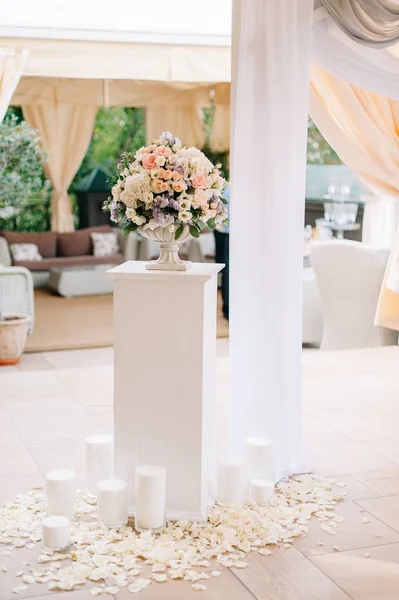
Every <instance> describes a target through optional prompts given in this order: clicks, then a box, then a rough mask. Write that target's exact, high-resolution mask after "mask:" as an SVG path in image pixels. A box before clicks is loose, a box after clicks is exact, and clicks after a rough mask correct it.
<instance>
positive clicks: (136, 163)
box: [104, 131, 227, 243]
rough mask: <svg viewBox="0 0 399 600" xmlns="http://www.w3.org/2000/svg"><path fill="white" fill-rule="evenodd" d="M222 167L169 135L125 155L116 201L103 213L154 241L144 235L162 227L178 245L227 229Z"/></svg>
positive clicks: (115, 187)
mask: <svg viewBox="0 0 399 600" xmlns="http://www.w3.org/2000/svg"><path fill="white" fill-rule="evenodd" d="M220 166H221V165H216V166H214V165H213V164H212V163H211V162H210V161H209V160H208V159H207V158H206V156H205V154H204V153H203V152H201V150H198V148H186V147H184V146H182V144H181V142H180V140H179V139H178V138H176V137H174V136H173V135H172V134H171V133H169V132H168V131H166V132H164V133H163V134H162V135H161V137H160V138H159V139H158V140H156V141H155V142H154V143H153V144H151V145H150V146H148V147H146V146H144V147H143V148H140V149H139V150H138V151H137V152H136V154H135V155H134V154H132V153H125V154H123V155H122V157H121V162H120V163H119V165H118V168H119V171H120V172H119V174H118V175H117V176H116V178H115V181H114V182H113V183H114V185H113V188H112V198H108V200H107V201H106V202H105V205H104V208H105V209H106V210H108V211H109V212H110V213H111V220H112V221H114V222H116V223H121V225H122V227H123V228H124V230H125V233H126V234H127V233H129V232H131V231H135V230H136V229H139V231H140V232H141V233H142V234H143V235H144V236H146V237H151V236H150V235H146V232H147V234H150V233H151V232H154V231H155V230H157V228H162V229H168V233H169V236H170V237H172V238H173V239H174V240H179V239H181V241H182V240H183V238H186V237H187V235H190V234H191V235H192V236H193V237H196V238H198V237H199V234H200V231H201V230H202V229H204V228H205V227H210V228H211V229H215V228H216V227H218V225H220V224H227V212H226V208H225V206H224V205H225V204H227V201H226V200H224V199H223V198H222V197H221V195H222V192H223V189H224V187H225V185H226V181H225V180H224V179H223V177H221V175H220V171H219V167H220ZM183 232H184V233H185V235H182V234H183ZM170 234H172V235H170ZM159 241H161V239H159ZM174 243H176V242H174Z"/></svg>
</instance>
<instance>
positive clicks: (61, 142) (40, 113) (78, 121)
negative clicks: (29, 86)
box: [22, 103, 97, 231]
mask: <svg viewBox="0 0 399 600" xmlns="http://www.w3.org/2000/svg"><path fill="white" fill-rule="evenodd" d="M22 109H23V113H24V116H25V119H26V120H27V121H28V123H29V124H30V125H31V126H32V127H33V128H34V129H37V130H38V132H39V134H40V138H41V142H42V145H43V148H44V150H45V151H46V152H47V154H48V162H47V163H45V165H44V168H45V171H46V175H47V177H48V178H49V179H50V181H51V184H52V186H53V194H52V198H51V229H52V230H53V231H73V228H74V227H73V219H72V205H71V199H70V197H69V196H68V188H69V186H70V185H71V183H72V180H73V178H74V176H75V174H76V172H77V170H78V168H79V166H80V164H81V162H82V160H83V158H84V155H85V153H86V150H87V147H88V145H89V142H90V139H91V135H92V132H93V127H94V122H95V118H96V111H97V109H96V107H94V106H77V105H72V104H63V103H58V104H56V105H55V106H40V105H37V106H34V105H32V106H23V107H22Z"/></svg>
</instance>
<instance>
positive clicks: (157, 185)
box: [151, 179, 163, 194]
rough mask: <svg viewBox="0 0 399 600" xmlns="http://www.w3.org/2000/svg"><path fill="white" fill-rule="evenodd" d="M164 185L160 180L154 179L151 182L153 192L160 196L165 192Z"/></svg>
mask: <svg viewBox="0 0 399 600" xmlns="http://www.w3.org/2000/svg"><path fill="white" fill-rule="evenodd" d="M162 184H163V181H161V180H160V179H153V180H152V181H151V190H152V191H153V192H155V194H160V193H161V192H162V191H163V190H162Z"/></svg>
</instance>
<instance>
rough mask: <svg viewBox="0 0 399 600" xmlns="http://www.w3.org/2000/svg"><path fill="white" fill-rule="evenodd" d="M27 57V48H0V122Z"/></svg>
mask: <svg viewBox="0 0 399 600" xmlns="http://www.w3.org/2000/svg"><path fill="white" fill-rule="evenodd" d="M27 58H28V51H27V50H22V51H21V52H16V51H15V50H14V49H12V48H3V49H0V123H1V122H2V120H3V119H4V116H5V114H6V112H7V108H8V106H9V104H10V102H11V98H12V96H13V94H14V91H15V88H16V87H17V85H18V82H19V80H20V78H21V75H22V73H23V70H24V67H25V64H26V61H27Z"/></svg>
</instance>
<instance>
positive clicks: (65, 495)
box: [46, 469, 76, 519]
mask: <svg viewBox="0 0 399 600" xmlns="http://www.w3.org/2000/svg"><path fill="white" fill-rule="evenodd" d="M46 490H47V500H48V514H49V515H63V516H64V517H68V519H71V518H72V517H73V515H74V513H75V495H76V475H75V473H74V472H73V471H71V470H70V469H57V470H56V471H50V472H49V473H47V475H46Z"/></svg>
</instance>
